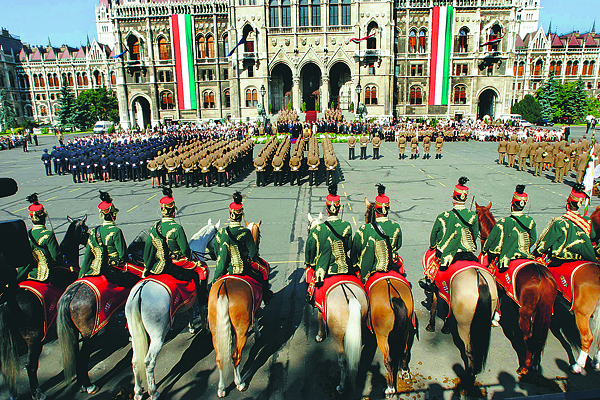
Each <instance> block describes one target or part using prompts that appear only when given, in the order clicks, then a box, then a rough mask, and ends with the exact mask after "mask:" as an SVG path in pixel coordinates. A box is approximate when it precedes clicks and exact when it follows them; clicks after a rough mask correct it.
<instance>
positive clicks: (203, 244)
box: [189, 219, 221, 261]
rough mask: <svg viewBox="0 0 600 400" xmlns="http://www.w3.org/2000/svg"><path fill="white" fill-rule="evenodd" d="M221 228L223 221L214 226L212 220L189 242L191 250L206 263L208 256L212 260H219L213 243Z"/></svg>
mask: <svg viewBox="0 0 600 400" xmlns="http://www.w3.org/2000/svg"><path fill="white" fill-rule="evenodd" d="M220 227H221V220H219V221H217V223H216V224H214V225H213V224H212V219H209V220H208V222H207V224H206V225H205V226H204V227H202V228H201V229H200V230H199V231H198V232H196V233H195V234H194V236H192V238H191V239H190V241H189V245H190V249H191V250H192V253H193V254H194V255H195V256H196V257H197V258H198V259H200V260H202V261H206V260H207V256H208V257H210V259H211V260H215V259H216V258H217V257H216V254H215V252H214V246H213V241H214V238H215V237H216V236H217V232H218V231H219V228H220ZM207 250H208V251H207Z"/></svg>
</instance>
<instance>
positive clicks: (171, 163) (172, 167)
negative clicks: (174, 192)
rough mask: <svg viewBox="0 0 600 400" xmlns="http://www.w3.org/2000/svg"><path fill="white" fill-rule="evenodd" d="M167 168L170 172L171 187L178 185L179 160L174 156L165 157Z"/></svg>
mask: <svg viewBox="0 0 600 400" xmlns="http://www.w3.org/2000/svg"><path fill="white" fill-rule="evenodd" d="M165 168H166V169H167V173H168V174H169V187H173V184H175V187H177V176H176V175H177V160H176V159H175V157H174V156H170V157H167V159H165Z"/></svg>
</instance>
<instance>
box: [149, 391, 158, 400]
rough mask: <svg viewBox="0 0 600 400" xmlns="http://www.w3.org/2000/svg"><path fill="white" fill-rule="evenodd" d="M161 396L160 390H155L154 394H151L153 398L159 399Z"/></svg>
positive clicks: (153, 399) (152, 399) (154, 399)
mask: <svg viewBox="0 0 600 400" xmlns="http://www.w3.org/2000/svg"><path fill="white" fill-rule="evenodd" d="M159 397H160V392H155V393H154V394H153V395H152V396H150V399H151V400H158V398H159Z"/></svg>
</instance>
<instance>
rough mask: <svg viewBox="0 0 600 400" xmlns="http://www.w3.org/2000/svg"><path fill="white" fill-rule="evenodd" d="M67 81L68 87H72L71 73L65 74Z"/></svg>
mask: <svg viewBox="0 0 600 400" xmlns="http://www.w3.org/2000/svg"><path fill="white" fill-rule="evenodd" d="M67 80H68V82H69V86H73V74H72V73H70V72H69V73H68V74H67Z"/></svg>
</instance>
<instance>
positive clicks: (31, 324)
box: [0, 216, 88, 400]
mask: <svg viewBox="0 0 600 400" xmlns="http://www.w3.org/2000/svg"><path fill="white" fill-rule="evenodd" d="M67 219H68V220H69V222H70V224H69V227H68V229H67V233H65V237H64V238H63V240H62V242H61V243H60V251H61V253H62V254H64V255H65V256H66V258H67V262H68V265H69V266H71V267H78V266H79V246H80V245H85V244H86V242H87V232H88V229H87V226H86V225H85V222H86V220H87V216H86V217H84V218H83V219H81V220H78V219H71V218H70V217H67ZM64 273H70V272H66V271H64ZM75 278H77V275H76V274H74V275H73V280H74V279H75ZM17 332H18V334H19V335H20V336H21V337H22V338H23V340H25V342H26V343H27V348H28V355H27V375H28V376H29V386H30V388H31V394H32V397H33V399H34V400H41V399H44V398H46V395H44V394H43V393H42V391H41V389H40V387H39V384H38V378H37V370H38V360H39V358H40V354H41V352H42V340H43V338H44V336H45V327H44V309H43V306H42V303H41V302H40V300H39V298H38V297H37V296H36V295H35V294H34V293H33V292H31V291H29V290H26V289H22V288H17V290H16V293H14V292H10V293H4V296H3V304H2V305H0V360H1V362H2V373H3V374H4V377H5V380H6V382H7V384H8V386H9V391H10V395H11V398H16V397H17V387H16V381H17V376H18V374H19V371H20V369H21V367H20V364H19V354H18V351H17V338H18V336H16V335H14V334H16V333H17Z"/></svg>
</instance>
